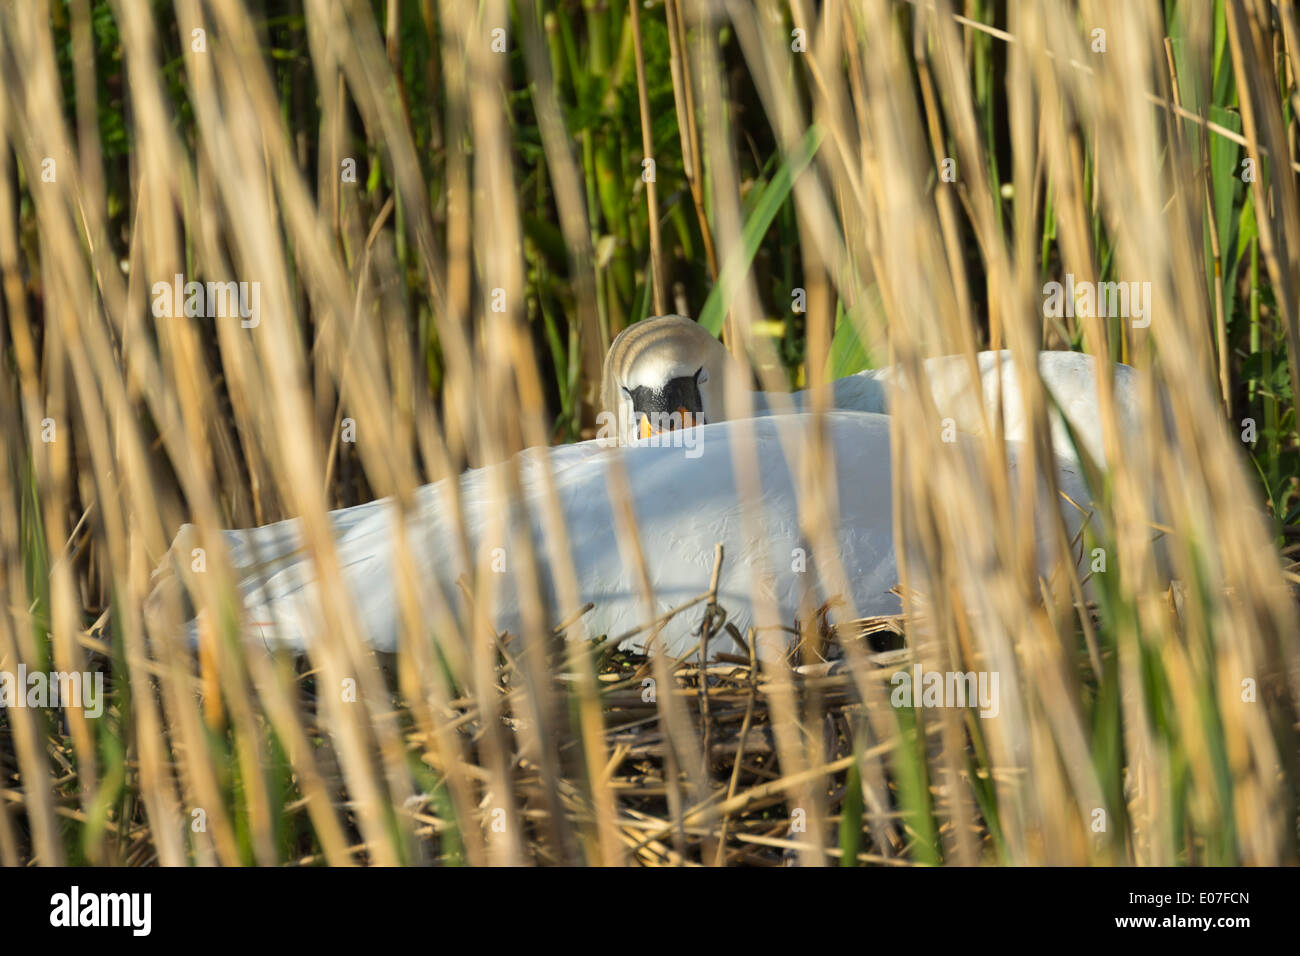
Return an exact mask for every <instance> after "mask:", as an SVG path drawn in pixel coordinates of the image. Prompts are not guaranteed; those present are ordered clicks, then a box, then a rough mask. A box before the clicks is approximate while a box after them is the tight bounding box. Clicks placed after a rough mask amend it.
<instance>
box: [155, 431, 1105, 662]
mask: <svg viewBox="0 0 1300 956" xmlns="http://www.w3.org/2000/svg"><path fill="white" fill-rule="evenodd" d="M809 419H811V416H810V415H807V414H792V415H782V416H771V417H765V418H757V419H751V420H746V421H730V422H718V423H715V424H713V425H705V426H700V432H699V435H698V439H699V442H700V445H699V447H700V449H701V450H702V454H700V455H699V457H697V458H688V457H687V455H686V452H685V450H684V449H682V448H673V447H649V446H647V447H624V448H614V449H610V448H605V447H601V445H600V443H599V442H596V441H589V442H582V443H579V444H575V445H568V446H563V447H557V448H533V449H528V450H526V451H524V452H521V453H520V454H519V456H517V457H518V460H519V464H520V466H521V469H520V477H521V481H522V485H523V488H524V489H525V497H526V499H527V503H528V506H529V511H530V514H531V521H532V534H533V539H534V541H535V542H536V543H537V546H538V553H539V554H543V555H544V554H545V553H546V551H545V549H544V547H543V546H542V542H543V537H542V536H543V529H542V514H543V512H542V501H541V488H542V478H541V473H540V469H541V468H542V467H544V466H545V465H546V464H549V465H550V467H551V468H552V469H553V472H554V475H555V481H556V484H557V486H558V488H559V494H560V503H561V508H562V510H563V514H564V520H565V521H566V523H567V526H568V528H569V530H570V535H571V539H572V544H573V557H574V563H575V571H576V574H577V580H578V582H579V586H580V588H581V595H580V601H581V602H583V603H585V602H588V601H590V602H593V603H594V605H595V607H594V609H593V610H592V611H591V612H590V614H588V615H587V617H586V618H585V621H586V625H587V630H588V633H589V634H591V635H595V634H607V635H610V636H618V635H621V634H623V633H625V632H627V631H630V630H632V629H633V628H635V627H636V626H638V625H640V624H644V623H645V622H646V621H648V620H650V619H651V618H652V617H654V616H655V615H657V614H660V613H662V612H665V611H667V610H669V609H671V608H673V607H675V606H676V605H678V604H681V603H683V602H685V601H687V600H689V599H690V598H692V597H694V596H696V595H699V594H701V593H702V592H704V591H706V590H707V589H708V584H709V575H710V571H711V569H712V565H713V557H714V546H715V544H717V543H721V544H722V545H723V546H724V548H725V553H726V558H725V560H724V563H723V571H722V577H721V580H720V587H719V597H718V600H719V603H720V604H721V605H722V606H723V607H724V608H725V609H726V610H727V611H728V612H729V613H730V614H731V618H730V619H731V621H732V622H733V623H734V624H735V625H736V626H737V628H739V630H740V632H741V633H742V634H743V633H745V629H746V628H747V627H748V626H749V625H750V624H751V623H755V621H754V613H755V612H754V605H753V602H752V600H751V590H750V589H751V587H760V588H763V589H764V591H765V593H766V594H767V595H769V596H770V598H771V600H772V602H773V603H774V606H775V608H776V611H777V615H776V620H775V621H765V622H760V623H763V624H765V625H774V624H785V625H790V624H792V623H793V622H794V620H795V616H796V613H797V611H798V610H799V607H800V598H801V594H802V592H801V589H802V588H805V587H810V586H813V582H814V580H815V578H814V575H813V574H812V573H811V571H808V572H805V571H801V570H795V562H794V561H793V560H792V558H793V556H794V555H795V553H796V552H795V549H797V548H803V549H809V550H810V542H808V541H806V540H804V538H803V537H802V535H801V531H800V523H799V521H800V507H801V505H800V500H801V499H800V495H799V493H798V492H797V490H796V488H795V485H794V480H793V479H792V477H791V473H790V468H789V465H788V463H787V460H786V449H785V447H783V444H782V439H783V438H784V439H785V440H786V441H790V442H797V441H799V439H800V434H801V432H802V431H803V430H804V429H806V428H807V426H808V423H809ZM827 421H828V427H829V432H828V434H829V438H830V440H831V442H832V443H833V444H834V447H835V448H836V479H837V486H838V487H837V491H838V496H839V506H840V515H839V526H838V529H837V531H836V534H835V543H836V548H837V552H838V556H839V559H840V560H841V561H842V562H843V568H844V571H845V573H846V575H847V576H848V579H849V580H850V581H851V586H852V594H851V597H852V602H853V608H854V610H856V612H857V613H858V614H861V615H872V614H889V613H896V612H897V611H898V610H899V602H898V599H897V597H896V596H895V595H893V594H891V593H890V589H891V588H893V587H894V586H895V585H896V584H897V582H898V572H897V562H896V559H895V555H894V540H893V518H892V508H891V484H890V443H889V419H888V417H887V416H884V415H876V414H866V413H860V412H833V413H831V414H829V415H828V416H827ZM751 439H752V441H753V454H754V456H755V457H756V459H757V462H758V468H757V477H758V479H759V481H760V483H761V488H762V496H761V500H760V501H759V503H758V507H757V508H756V510H755V514H754V518H755V525H754V528H755V533H754V534H752V535H747V534H746V533H745V530H744V525H743V522H742V520H741V507H742V506H741V502H740V501H739V500H738V491H737V487H736V481H735V473H734V470H733V460H734V452H735V451H736V448H735V447H734V446H735V445H736V444H737V443H746V442H749V441H750V440H751ZM1012 451H1013V454H1012V460H1013V467H1014V461H1015V458H1016V456H1017V454H1018V449H1016V448H1015V447H1014V446H1013V450H1012ZM615 459H621V460H622V464H623V465H624V466H625V468H626V473H627V475H628V480H629V482H630V490H631V497H632V500H633V502H634V503H635V510H636V517H637V521H638V525H639V531H640V534H641V543H642V547H643V549H644V553H645V558H646V563H647V569H648V571H649V576H650V579H651V581H653V583H654V601H655V604H654V608H653V611H650V610H649V609H647V607H646V605H645V603H644V601H643V599H642V595H641V593H640V590H639V587H638V584H637V578H636V574H635V570H634V568H633V566H631V565H630V564H629V563H626V562H624V561H623V559H622V557H621V553H620V551H619V546H618V541H617V537H616V530H615V529H616V521H615V517H614V514H613V511H612V509H611V505H610V501H611V491H610V488H609V486H608V484H607V475H606V473H607V469H608V468H609V467H610V466H611V465H612V464H613V462H614V461H615ZM501 467H504V466H503V465H497V466H493V468H501ZM493 468H482V469H475V470H473V471H469V472H467V473H466V474H464V475H463V476H462V477H461V479H460V481H461V492H462V495H463V507H464V515H465V524H466V530H467V534H468V537H469V539H470V545H471V548H472V549H474V551H475V553H476V554H482V553H483V551H482V550H481V549H486V552H487V553H488V554H490V553H491V552H492V549H494V548H497V547H500V548H504V549H506V555H507V559H506V567H505V571H504V573H501V574H494V575H491V579H492V581H493V583H494V585H495V588H496V594H495V595H494V600H493V602H492V606H493V612H492V619H493V621H494V623H495V625H496V627H497V629H498V630H499V631H505V630H509V631H511V632H512V633H519V628H520V626H521V619H520V613H519V602H518V592H517V590H516V579H515V565H516V562H514V561H512V560H510V558H509V543H508V542H507V541H500V540H495V539H494V538H493V537H492V536H491V532H490V530H489V529H490V528H491V526H492V521H491V518H492V516H493V515H494V514H495V513H499V512H500V511H501V510H502V509H503V508H504V506H505V503H504V501H503V499H501V498H500V497H499V496H498V495H497V494H496V492H495V490H494V489H495V486H496V483H495V482H494V480H493V478H494V476H493V475H492V474H491V472H492V470H493ZM1058 471H1059V474H1060V480H1061V482H1062V490H1064V491H1065V492H1066V493H1067V494H1070V496H1071V497H1072V498H1073V499H1074V500H1076V501H1084V500H1086V496H1085V494H1084V491H1083V485H1082V481H1081V479H1080V476H1079V475H1078V473H1077V471H1076V470H1075V469H1074V468H1073V467H1072V466H1071V465H1070V464H1069V463H1065V462H1062V463H1060V465H1059V467H1058ZM395 508H396V506H395V505H394V504H393V503H392V502H391V501H389V500H382V501H376V502H372V503H369V504H365V505H359V506H357V507H354V508H347V509H343V510H341V511H336V512H333V513H332V514H331V520H332V522H333V524H334V531H335V537H336V542H337V548H338V554H339V563H340V565H341V566H342V568H343V575H344V577H345V579H346V581H347V583H348V586H349V590H350V592H351V594H352V597H353V599H354V601H355V602H356V607H357V610H358V613H359V615H360V620H361V621H362V622H363V627H364V631H365V634H366V637H367V639H368V640H369V641H370V643H371V645H372V646H373V647H375V648H376V649H377V650H382V651H392V650H395V649H396V647H397V633H398V632H397V629H398V625H399V617H400V615H399V608H398V602H397V599H396V595H395V592H394V583H393V582H394V580H395V575H394V569H393V566H392V542H393V540H394V536H393V533H392V532H393V522H394V520H395V516H396V511H395ZM1062 510H1063V513H1064V514H1065V516H1066V518H1067V523H1068V526H1069V527H1070V528H1071V530H1072V531H1073V529H1076V528H1077V527H1078V523H1079V519H1080V517H1081V516H1080V515H1079V514H1078V512H1077V511H1075V509H1073V508H1070V507H1069V506H1064V507H1063V509H1062ZM450 529H451V523H450V521H449V520H448V516H447V514H446V512H445V508H444V499H443V494H442V488H441V487H440V485H438V484H434V485H427V486H425V487H424V488H422V489H420V490H419V492H418V493H417V495H416V498H415V506H414V509H413V511H412V513H411V515H410V516H409V518H408V534H409V535H410V540H411V545H412V548H413V550H414V552H415V554H416V555H417V558H416V560H417V564H418V572H419V575H420V580H421V581H422V582H424V583H426V584H427V586H429V587H433V586H437V587H439V588H441V589H442V591H443V593H444V595H445V596H446V598H447V600H448V601H449V602H450V603H451V604H452V605H453V606H454V604H455V600H454V597H455V592H454V584H455V581H456V579H457V577H458V576H459V575H461V574H462V573H467V572H468V571H469V570H470V569H468V568H465V567H461V566H459V564H458V562H456V561H455V560H454V558H452V557H451V556H452V555H453V554H454V553H455V549H454V548H453V547H452V539H451V532H450ZM223 537H224V539H225V544H226V546H227V548H228V549H229V552H230V555H231V561H232V563H233V565H234V568H235V571H236V574H237V576H238V579H239V582H240V583H239V589H240V595H241V598H242V601H243V605H244V608H245V610H246V614H247V617H246V631H247V633H248V634H249V636H250V637H252V638H254V639H258V640H262V641H265V642H266V643H267V644H268V645H269V646H279V647H284V648H290V649H293V650H298V651H301V650H303V649H305V648H306V647H308V646H310V645H311V643H312V641H313V640H314V635H315V634H316V633H317V628H318V626H319V625H318V623H317V622H318V616H317V615H318V613H319V611H318V608H319V606H320V601H319V596H318V594H317V590H316V585H315V581H314V574H313V572H312V568H311V564H310V562H309V561H308V560H307V559H306V558H305V557H304V556H303V552H302V547H303V542H302V539H301V533H300V528H299V523H298V521H297V520H296V519H294V520H289V521H282V522H278V523H276V524H271V525H266V526H264V527H261V528H252V529H248V530H239V531H225V532H223ZM188 544H189V541H188V539H187V538H184V533H183V534H182V535H181V536H178V539H177V544H176V545H174V547H175V548H177V549H178V551H179V554H180V556H182V557H183V556H187V555H188V554H189V550H188ZM809 563H810V564H811V562H809ZM764 569H766V570H764ZM540 585H541V589H542V593H543V595H544V597H545V599H546V600H547V602H548V605H549V607H550V608H551V609H552V615H553V618H554V620H556V621H558V620H559V619H561V618H564V617H566V616H567V615H568V614H570V613H571V612H572V611H573V610H575V609H574V608H569V607H561V606H559V602H558V597H557V595H556V591H555V583H554V578H553V575H552V574H551V573H550V572H549V570H548V569H546V568H545V566H543V569H542V573H541V581H540ZM425 596H426V598H427V593H426V595H425ZM812 597H813V599H814V606H816V605H818V604H820V603H821V602H822V601H823V600H825V599H827V598H829V597H831V595H828V594H823V593H821V592H820V591H816V592H814V594H813V595H812ZM845 613H847V609H846V611H845ZM698 622H699V610H698V609H697V610H696V611H688V612H686V613H685V614H683V615H680V616H679V617H678V618H676V619H675V620H673V621H671V622H669V624H668V625H667V626H666V627H665V629H664V631H663V633H662V635H661V637H660V638H659V640H660V641H661V642H662V647H663V649H664V650H665V651H666V652H668V653H669V654H672V655H675V656H681V655H685V654H687V653H689V652H690V651H691V650H692V649H693V648H694V647H695V644H696V642H697V641H698V636H697V634H696V633H694V631H695V628H696V626H697V625H698ZM190 628H191V630H190V636H191V640H193V639H194V638H195V637H196V635H197V627H196V626H195V625H194V624H193V623H191V626H190ZM645 637H646V635H645V634H641V635H639V636H637V637H636V638H633V639H631V640H630V641H628V642H627V645H626V646H629V647H636V648H641V647H643V646H644V642H645ZM762 646H763V649H764V651H765V652H766V653H770V652H771V651H772V650H774V649H775V648H776V646H777V645H774V644H772V643H767V644H764V645H762ZM711 647H714V648H715V649H718V650H726V651H729V652H731V653H739V652H741V650H740V649H739V648H737V647H735V646H734V645H733V644H732V642H731V641H730V639H727V638H725V637H724V638H720V639H717V640H716V641H715V642H714V643H713V644H711Z"/></svg>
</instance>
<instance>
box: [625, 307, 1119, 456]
mask: <svg viewBox="0 0 1300 956" xmlns="http://www.w3.org/2000/svg"><path fill="white" fill-rule="evenodd" d="M976 366H977V368H978V374H979V385H978V392H976V391H974V390H973V389H972V387H971V375H970V364H969V362H968V361H967V359H966V357H965V356H963V355H944V356H939V357H938V358H931V359H926V360H925V362H924V363H923V367H924V370H925V381H926V383H927V384H928V385H929V387H930V393H931V396H932V397H933V399H934V403H935V407H936V409H937V410H938V412H939V416H940V418H941V419H942V418H951V419H952V420H953V425H954V427H955V428H956V430H958V431H961V432H964V433H966V434H970V435H978V434H981V433H982V431H983V429H984V421H985V416H986V415H988V416H989V421H990V422H991V421H992V420H993V419H992V416H993V414H994V413H995V412H996V411H997V409H998V398H999V395H998V390H999V383H998V377H999V376H998V372H999V370H1000V371H1001V379H1002V381H1001V400H1002V425H1003V429H1004V437H1005V438H1006V439H1007V440H1009V441H1023V440H1024V439H1026V438H1027V437H1028V435H1029V422H1028V419H1027V416H1026V415H1025V410H1024V404H1023V402H1022V400H1021V395H1020V382H1019V377H1018V375H1017V372H1016V366H1015V363H1014V362H1013V361H1012V359H1011V353H1010V352H1007V351H1001V352H980V353H978V355H977V356H976ZM1038 372H1039V375H1040V376H1041V377H1042V380H1043V384H1044V385H1045V386H1046V388H1047V391H1048V393H1049V394H1050V395H1051V396H1052V398H1053V400H1054V401H1055V403H1056V408H1055V409H1053V408H1049V419H1050V424H1051V430H1052V450H1053V452H1055V453H1056V455H1057V456H1058V457H1061V458H1064V459H1066V460H1068V461H1077V455H1076V452H1075V447H1074V444H1073V442H1071V440H1070V435H1069V433H1068V432H1067V431H1066V428H1065V424H1064V422H1063V421H1062V414H1063V415H1064V418H1065V421H1068V422H1069V425H1070V428H1071V429H1072V430H1073V431H1074V436H1075V439H1076V440H1077V441H1078V442H1079V444H1080V445H1082V446H1083V447H1084V449H1086V451H1087V453H1088V456H1089V457H1090V458H1091V459H1092V460H1093V461H1094V462H1097V463H1098V464H1104V463H1105V461H1106V456H1105V452H1104V445H1103V442H1102V433H1101V420H1100V413H1099V409H1100V404H1099V398H1098V394H1097V360H1096V359H1095V358H1093V357H1092V356H1091V355H1084V354H1081V353H1079V352H1040V353H1039V355H1038ZM733 375H739V376H741V377H742V378H744V379H747V378H748V373H747V372H746V371H745V370H744V369H743V368H742V367H741V366H740V364H739V363H738V362H736V361H735V360H734V359H733V358H732V357H731V355H730V353H728V352H727V350H726V349H725V348H723V347H722V344H721V343H720V342H718V340H717V339H715V338H714V337H713V336H712V335H710V334H709V333H708V332H707V331H706V330H705V329H704V328H703V327H702V326H700V325H699V324H698V323H696V322H694V321H693V320H691V319H688V318H686V317H684V316H680V315H668V316H658V317H654V318H649V319H645V320H643V321H641V322H637V323H635V324H634V325H630V326H628V327H627V328H626V329H624V330H623V331H622V332H621V333H619V335H618V337H617V338H615V339H614V342H613V343H612V344H611V345H610V349H609V354H608V355H607V356H606V358H605V367H604V376H603V382H602V385H601V399H602V403H603V407H604V408H605V409H607V410H609V411H610V412H611V414H613V416H614V423H613V424H614V425H615V426H616V428H617V431H616V434H617V437H618V443H619V444H628V443H629V442H631V441H634V440H635V439H637V438H642V439H644V438H646V437H647V436H648V435H650V434H652V433H654V432H657V431H660V430H666V429H670V428H672V427H675V426H678V427H679V426H680V425H681V424H683V423H684V424H690V423H691V422H693V421H694V422H699V421H704V422H716V421H721V420H723V419H724V418H726V417H727V414H726V412H727V409H726V408H725V406H724V402H723V395H724V392H725V382H726V380H727V378H728V377H729V376H733ZM899 380H900V374H899V372H898V370H896V369H893V368H884V369H871V370H868V371H865V372H859V373H858V374H856V375H849V376H846V377H845V378H841V379H838V380H837V381H835V382H832V383H831V384H830V385H829V386H828V388H829V389H830V396H829V397H830V401H829V402H828V404H829V405H830V406H831V407H833V408H838V409H842V410H845V411H848V410H852V411H859V412H879V413H887V412H888V411H889V392H890V390H891V389H892V388H894V387H895V386H896V385H897V384H898V383H899ZM1136 387H1137V386H1136V380H1135V373H1134V371H1133V369H1131V368H1129V366H1127V365H1116V366H1114V395H1115V406H1116V412H1117V415H1118V417H1119V421H1120V427H1121V430H1122V431H1123V432H1124V433H1125V434H1132V433H1133V432H1135V431H1136V422H1137V408H1136ZM787 402H788V403H790V404H791V405H792V407H793V409H794V410H796V411H807V410H809V409H810V408H811V407H812V392H811V390H808V391H802V392H795V393H794V394H793V395H781V396H780V397H777V396H773V395H770V394H768V393H764V392H756V393H754V396H753V406H752V411H753V413H755V414H759V415H762V414H771V413H772V412H774V411H777V410H779V409H781V408H783V407H787V406H786V403H787ZM1057 409H1059V412H1058V411H1057Z"/></svg>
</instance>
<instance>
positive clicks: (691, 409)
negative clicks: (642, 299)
mask: <svg viewBox="0 0 1300 956" xmlns="http://www.w3.org/2000/svg"><path fill="white" fill-rule="evenodd" d="M731 362H732V359H731V357H730V355H728V354H727V350H726V349H724V348H723V347H722V344H721V343H720V342H718V340H717V339H715V338H714V337H713V336H712V335H710V334H709V333H708V332H707V331H706V330H705V329H704V328H703V327H702V326H701V325H700V324H699V323H698V322H695V321H693V320H692V319H688V318H686V317H685V316H681V315H660V316H654V317H652V318H648V319H643V320H642V321H640V322H637V323H635V324H634V325H630V326H628V327H627V328H626V329H624V330H623V331H622V332H620V333H619V334H618V337H617V338H615V339H614V341H613V343H612V344H611V345H610V347H609V354H608V355H606V356H605V368H604V375H603V382H602V384H601V404H602V405H603V409H602V410H603V411H605V412H607V413H610V414H611V415H613V416H614V421H615V422H617V425H618V443H619V444H620V445H625V444H628V443H629V442H630V441H632V440H634V439H646V438H649V437H651V436H652V435H657V434H661V433H663V432H668V431H673V430H676V429H678V428H690V427H692V426H694V425H704V424H707V423H708V422H711V421H721V420H722V419H723V418H724V417H725V416H724V414H723V404H722V403H723V395H724V387H725V381H726V377H727V376H728V375H729V374H731V373H732V369H731Z"/></svg>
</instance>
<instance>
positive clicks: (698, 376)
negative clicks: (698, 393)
mask: <svg viewBox="0 0 1300 956" xmlns="http://www.w3.org/2000/svg"><path fill="white" fill-rule="evenodd" d="M708 380H709V370H708V369H706V368H705V367H704V366H703V365H701V366H700V367H699V368H697V369H696V370H695V384H696V385H703V384H704V383H705V382H707V381H708Z"/></svg>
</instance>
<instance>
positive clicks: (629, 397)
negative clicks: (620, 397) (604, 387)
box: [619, 385, 632, 402]
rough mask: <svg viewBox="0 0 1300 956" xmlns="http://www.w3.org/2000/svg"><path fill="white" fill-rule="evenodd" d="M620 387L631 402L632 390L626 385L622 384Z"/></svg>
mask: <svg viewBox="0 0 1300 956" xmlns="http://www.w3.org/2000/svg"><path fill="white" fill-rule="evenodd" d="M619 388H621V389H622V390H623V394H624V395H626V396H627V400H628V401H629V402H630V401H632V390H631V389H630V388H628V387H627V386H626V385H620V386H619Z"/></svg>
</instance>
